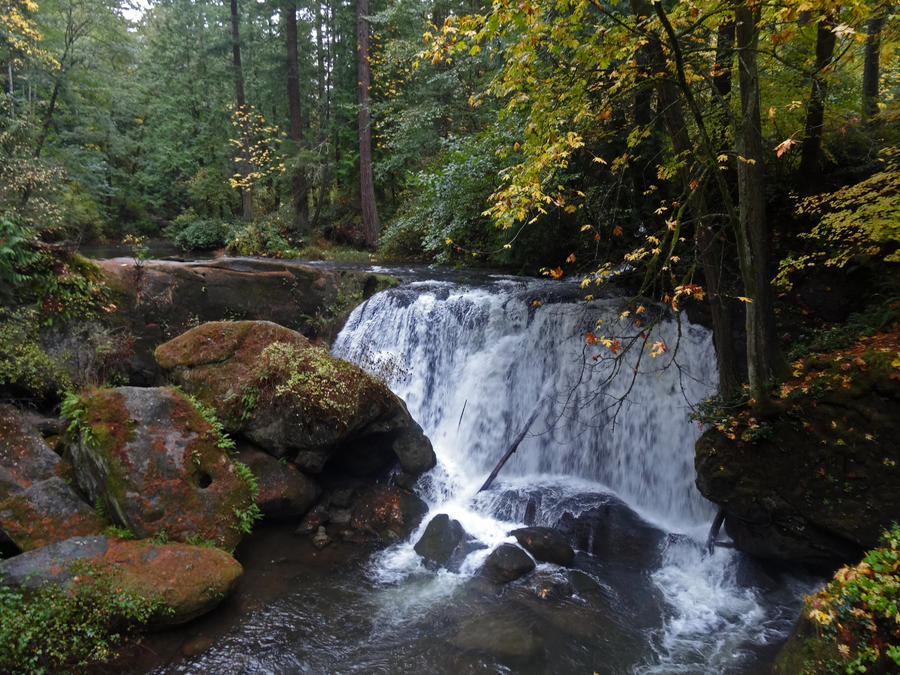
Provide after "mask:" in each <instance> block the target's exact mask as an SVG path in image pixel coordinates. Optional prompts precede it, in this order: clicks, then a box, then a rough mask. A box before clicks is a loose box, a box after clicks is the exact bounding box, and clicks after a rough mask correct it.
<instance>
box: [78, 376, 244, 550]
mask: <svg viewBox="0 0 900 675" xmlns="http://www.w3.org/2000/svg"><path fill="white" fill-rule="evenodd" d="M82 408H83V413H82V414H81V417H80V420H79V425H80V428H81V430H82V433H80V434H79V437H78V439H77V440H76V441H75V442H74V443H72V444H71V445H70V448H69V451H70V455H71V459H72V465H73V467H74V469H75V475H76V479H77V481H78V484H79V486H80V487H81V489H82V490H84V491H85V492H86V493H87V495H88V496H89V498H90V499H91V500H92V501H96V500H98V499H102V501H103V502H104V503H105V504H106V507H107V510H108V512H109V514H110V517H111V518H112V519H113V520H114V521H115V522H116V523H118V524H119V525H121V526H122V527H125V528H128V529H129V530H131V531H132V532H134V533H135V534H136V535H137V536H138V537H151V536H154V535H156V534H160V533H162V532H165V533H166V536H168V537H169V538H170V539H173V540H175V541H186V540H188V539H189V538H200V539H206V540H211V541H213V542H215V543H216V544H217V545H218V546H221V547H223V548H227V549H233V548H234V547H235V546H236V545H237V543H238V542H239V541H240V540H241V537H242V536H243V529H242V524H244V523H243V522H242V518H243V519H246V514H249V513H250V512H251V507H252V506H253V497H252V491H251V486H250V485H249V484H248V482H247V481H246V479H245V478H244V477H243V476H242V475H241V472H240V471H239V470H238V469H237V468H236V467H235V465H234V463H233V462H232V461H231V459H229V457H228V455H227V454H226V453H225V452H224V451H223V450H221V449H220V448H219V447H218V443H219V435H218V433H217V432H216V430H215V429H214V428H213V427H212V426H211V425H210V424H209V422H207V421H206V420H205V419H204V418H203V417H202V416H201V415H200V413H199V412H198V411H197V410H196V409H195V408H194V406H193V404H192V403H191V402H190V401H189V400H188V399H187V398H185V396H184V395H183V394H181V393H180V392H178V391H175V390H172V389H167V388H148V389H141V388H137V387H120V388H118V389H101V390H93V391H89V392H87V393H85V394H84V395H83V396H82Z"/></svg>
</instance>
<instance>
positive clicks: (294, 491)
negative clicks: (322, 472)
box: [235, 446, 322, 519]
mask: <svg viewBox="0 0 900 675" xmlns="http://www.w3.org/2000/svg"><path fill="white" fill-rule="evenodd" d="M235 457H236V459H237V460H238V461H239V462H242V463H243V464H246V465H247V466H248V467H250V470H251V471H252V472H253V475H254V476H255V477H256V484H257V486H258V488H259V494H258V495H257V497H256V504H257V505H258V506H259V509H260V511H262V513H263V515H264V516H266V517H267V518H277V519H286V518H302V517H303V516H304V514H306V512H307V511H309V509H310V507H312V505H313V504H315V503H316V500H317V499H318V498H319V496H320V495H321V494H322V490H321V488H320V487H319V486H318V485H317V484H316V482H315V481H314V480H313V479H312V478H310V477H309V476H306V475H304V474H303V473H301V472H300V471H298V470H297V467H295V466H293V465H292V464H289V463H287V462H280V461H278V460H277V459H275V458H274V457H272V456H271V455H268V454H266V453H265V452H263V451H262V450H257V449H256V448H253V447H250V446H245V447H243V448H242V449H241V450H240V451H239V452H238V453H237V455H236V456H235Z"/></svg>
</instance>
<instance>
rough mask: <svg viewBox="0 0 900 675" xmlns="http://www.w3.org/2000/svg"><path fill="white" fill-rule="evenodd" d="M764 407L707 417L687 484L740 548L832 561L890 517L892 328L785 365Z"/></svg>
mask: <svg viewBox="0 0 900 675" xmlns="http://www.w3.org/2000/svg"><path fill="white" fill-rule="evenodd" d="M793 368H794V375H793V377H792V379H790V380H789V381H787V382H785V383H784V384H783V385H781V387H780V390H779V391H778V392H776V399H775V403H776V405H777V408H778V412H777V413H776V414H773V415H771V416H770V417H768V418H765V419H763V418H757V417H755V416H754V414H753V413H752V411H750V410H749V409H744V410H741V411H738V412H737V413H731V414H729V415H723V416H722V417H721V418H720V419H712V420H710V421H711V422H712V424H713V426H712V427H711V428H710V429H709V430H707V431H706V433H704V435H703V436H702V437H701V438H700V440H699V441H698V442H697V446H696V457H695V464H696V468H697V487H698V488H699V489H700V491H701V492H702V493H703V494H704V496H706V497H707V499H710V500H711V501H713V502H716V503H717V504H720V505H721V506H722V507H723V508H724V509H725V513H726V518H725V527H726V530H727V532H728V534H729V535H730V536H731V537H732V539H734V542H735V544H736V545H737V547H738V548H740V549H741V550H744V551H746V552H748V553H751V554H753V555H757V556H760V557H764V558H772V559H778V560H786V561H790V562H798V563H808V564H813V565H817V566H821V567H827V568H832V569H833V568H834V567H835V566H837V565H838V564H840V563H842V562H847V561H850V560H854V559H858V558H859V556H860V555H861V553H862V551H864V550H865V549H867V548H871V547H872V546H874V545H875V544H876V542H877V540H878V536H879V533H880V532H881V531H882V529H883V528H885V527H887V526H888V525H890V523H891V522H892V521H894V520H896V519H897V514H898V513H900V490H898V489H897V486H898V485H900V443H898V442H897V439H898V438H900V333H898V331H897V330H895V331H893V332H892V333H889V334H881V335H878V336H875V337H872V338H868V339H864V340H862V341H861V342H859V343H858V344H857V345H855V346H853V347H851V348H848V349H843V350H839V351H835V352H830V353H827V354H820V355H816V356H813V357H810V358H808V359H806V360H803V361H798V362H797V363H795V364H793Z"/></svg>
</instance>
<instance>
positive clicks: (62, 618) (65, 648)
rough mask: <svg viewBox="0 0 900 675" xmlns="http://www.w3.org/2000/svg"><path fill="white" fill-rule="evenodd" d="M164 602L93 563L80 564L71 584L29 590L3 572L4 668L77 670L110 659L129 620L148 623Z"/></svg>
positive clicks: (0, 634)
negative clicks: (116, 579) (122, 585)
mask: <svg viewBox="0 0 900 675" xmlns="http://www.w3.org/2000/svg"><path fill="white" fill-rule="evenodd" d="M161 602H162V600H161V598H145V597H143V596H140V595H138V594H136V593H134V592H132V591H130V590H128V589H123V588H119V587H116V585H115V583H114V582H113V580H112V578H111V577H110V575H109V574H108V573H106V572H104V571H103V570H101V569H99V568H97V567H95V566H92V565H90V564H85V565H81V566H79V569H78V570H77V576H76V577H75V580H74V583H73V584H72V587H71V588H63V587H60V586H56V585H53V584H47V585H44V586H41V588H39V589H38V590H35V591H28V590H24V589H20V588H17V587H13V586H10V585H8V584H7V583H6V582H5V581H4V580H3V579H2V577H0V670H3V671H4V672H8V673H13V672H28V673H46V672H62V671H76V670H79V669H81V668H84V667H85V666H87V665H89V664H95V663H97V662H104V661H108V660H110V659H111V658H114V657H115V656H116V653H115V648H116V645H118V644H119V643H120V642H121V641H122V639H123V637H124V636H125V634H126V632H127V626H129V625H135V624H142V623H146V622H147V620H148V619H149V618H150V617H151V616H152V614H153V613H154V612H155V611H157V610H158V609H159V607H160V604H161Z"/></svg>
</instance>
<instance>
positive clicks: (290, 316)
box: [97, 258, 397, 384]
mask: <svg viewBox="0 0 900 675" xmlns="http://www.w3.org/2000/svg"><path fill="white" fill-rule="evenodd" d="M97 264H98V265H99V266H100V270H101V274H102V277H103V279H104V281H105V282H106V283H107V285H108V286H109V287H110V288H111V289H112V290H113V291H114V293H115V296H116V305H117V311H115V312H114V313H112V314H110V315H109V316H108V318H109V319H110V321H111V323H113V324H116V325H119V326H120V327H124V328H126V329H127V330H128V331H129V332H130V333H132V334H134V335H135V337H136V338H137V343H136V344H135V348H134V349H135V353H134V356H133V359H132V361H133V363H132V366H131V370H132V382H134V383H141V384H158V383H159V381H158V377H157V369H156V367H155V364H154V362H153V358H152V351H153V349H154V348H155V347H156V345H158V344H160V343H161V342H164V341H166V340H168V339H171V338H172V337H175V336H176V335H180V334H181V333H183V332H184V331H185V330H187V329H189V328H190V327H191V326H196V325H197V324H198V323H202V322H205V321H218V320H221V319H225V318H228V319H248V320H263V321H274V322H275V323H278V324H281V325H283V326H287V327H289V328H292V329H294V330H297V331H299V332H301V333H304V334H305V335H308V336H310V337H321V338H323V339H325V340H331V339H333V338H334V336H336V335H337V333H338V331H340V329H341V326H342V325H343V323H344V321H345V320H346V318H347V316H349V314H350V312H351V311H352V310H353V308H354V307H355V306H356V305H357V304H359V303H360V302H361V301H362V300H364V299H365V298H368V297H369V296H370V295H372V294H373V293H375V292H376V291H378V290H381V289H383V288H388V287H390V286H393V285H396V283H397V280H396V279H394V278H393V277H387V276H384V275H379V274H372V273H371V272H366V271H358V270H328V269H322V268H320V267H315V266H313V265H308V264H303V263H300V262H294V261H285V260H272V259H269V260H259V259H250V258H218V259H216V260H212V261H209V260H207V261H200V262H175V261H162V260H147V261H143V262H142V263H140V264H137V263H136V262H135V260H134V259H133V258H115V259H112V260H101V261H97Z"/></svg>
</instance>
